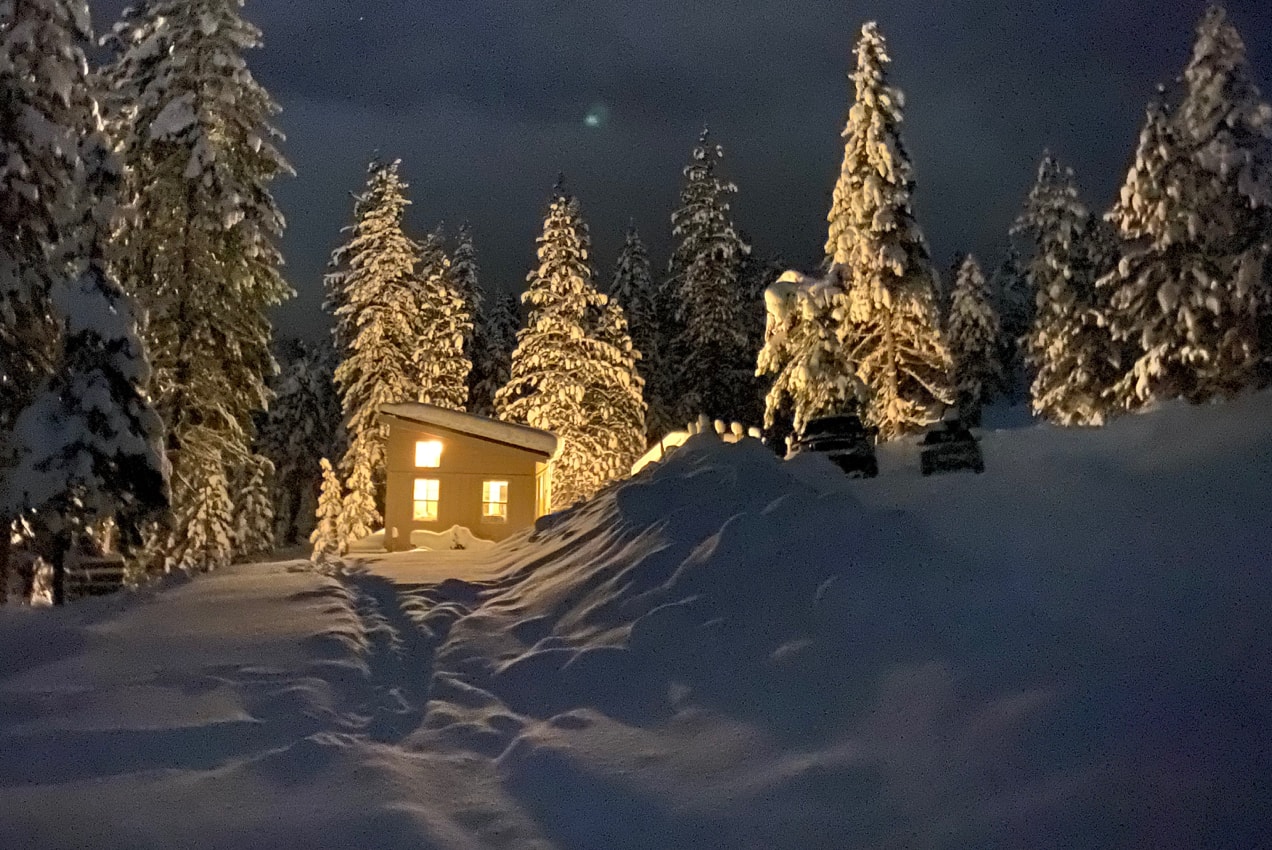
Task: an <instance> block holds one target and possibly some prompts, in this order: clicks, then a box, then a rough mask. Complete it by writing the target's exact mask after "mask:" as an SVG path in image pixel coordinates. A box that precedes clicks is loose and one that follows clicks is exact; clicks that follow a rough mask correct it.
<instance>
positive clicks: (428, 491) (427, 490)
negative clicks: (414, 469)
mask: <svg viewBox="0 0 1272 850" xmlns="http://www.w3.org/2000/svg"><path fill="white" fill-rule="evenodd" d="M440 484H441V482H440V481H438V480H437V479H436V478H416V479H415V498H416V499H417V500H421V501H422V500H424V499H428V500H431V501H437V492H438V490H439V489H440Z"/></svg>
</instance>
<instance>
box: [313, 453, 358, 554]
mask: <svg viewBox="0 0 1272 850" xmlns="http://www.w3.org/2000/svg"><path fill="white" fill-rule="evenodd" d="M318 464H319V470H320V472H321V474H322V485H321V487H322V489H321V491H320V495H319V496H318V507H317V509H316V511H315V516H316V518H317V523H316V524H315V525H314V530H313V532H312V533H311V534H310V535H309V542H310V543H312V544H314V549H313V554H311V555H310V556H309V559H310V560H311V561H313V562H314V563H315V564H321V563H323V562H324V561H326V560H327V559H329V558H332V557H339V556H341V555H343V554H344V553H345V552H346V551H348V550H347V546H348V543H349V535H348V534H346V533H345V532H344V529H342V528H341V521H342V517H343V516H344V492H343V491H344V487H343V486H342V485H341V484H340V476H338V475H336V471H335V470H334V469H332V468H331V461H329V460H327V459H326V458H325V457H324V458H323V459H322V460H320V461H319V462H318Z"/></svg>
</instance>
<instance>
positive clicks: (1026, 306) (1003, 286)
mask: <svg viewBox="0 0 1272 850" xmlns="http://www.w3.org/2000/svg"><path fill="white" fill-rule="evenodd" d="M990 291H991V292H992V293H993V294H994V298H995V300H996V303H997V309H998V316H999V318H1000V320H1001V322H1002V334H1001V335H1000V337H999V362H1001V363H1002V364H1003V372H1004V374H1005V376H1006V381H1007V393H1008V394H1009V396H1010V397H1011V399H1012V401H1013V402H1015V401H1019V400H1020V399H1021V398H1022V397H1027V396H1028V381H1027V380H1026V378H1025V359H1024V345H1023V340H1024V338H1025V335H1026V334H1027V333H1029V328H1030V327H1032V326H1033V319H1034V312H1035V303H1034V302H1035V300H1036V299H1035V296H1034V292H1033V289H1032V288H1031V287H1030V285H1029V275H1028V274H1027V273H1026V271H1025V268H1024V263H1023V262H1022V260H1021V258H1020V251H1019V250H1017V248H1016V246H1015V243H1014V242H1012V241H1010V240H1008V242H1007V247H1006V248H1005V249H1004V251H1003V256H1002V259H1001V260H1000V261H999V263H998V267H997V268H996V269H994V276H993V279H992V281H991V283H990Z"/></svg>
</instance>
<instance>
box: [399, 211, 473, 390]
mask: <svg viewBox="0 0 1272 850" xmlns="http://www.w3.org/2000/svg"><path fill="white" fill-rule="evenodd" d="M419 252H420V253H419V264H418V266H417V269H418V271H417V273H416V276H415V283H414V288H415V293H416V297H415V301H416V303H415V310H414V312H413V313H412V315H411V324H412V325H413V331H414V332H413V334H412V336H413V338H414V341H413V342H412V344H411V350H412V353H413V355H414V368H413V373H414V374H413V379H414V383H415V393H414V398H415V400H417V401H420V402H423V403H425V404H434V405H437V406H438V407H446V408H449V409H451V410H464V408H465V405H466V404H467V402H468V376H469V373H470V372H471V371H472V361H471V360H469V358H468V355H467V354H466V353H465V346H467V345H470V344H471V341H472V336H473V320H472V313H470V312H469V305H468V301H467V299H468V295H467V294H466V293H464V292H463V291H462V290H461V289H460V287H459V285H458V284H457V282H456V277H455V273H454V269H453V268H452V267H451V262H450V259H449V258H448V257H447V256H446V250H445V245H444V242H443V240H442V236H441V234H440V233H433V234H431V235H430V236H429V237H428V238H426V239H425V240H424V241H423V242H422V243H421V244H420V246H419Z"/></svg>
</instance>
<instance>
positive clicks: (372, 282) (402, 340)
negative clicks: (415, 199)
mask: <svg viewBox="0 0 1272 850" xmlns="http://www.w3.org/2000/svg"><path fill="white" fill-rule="evenodd" d="M399 166H400V163H399V162H391V163H380V162H373V163H371V165H370V166H369V168H368V179H367V188H366V191H365V192H364V193H363V194H361V195H359V196H358V197H357V198H356V199H355V203H354V224H353V225H352V226H350V227H349V228H347V229H346V232H347V233H349V234H350V237H349V241H348V242H347V243H346V244H345V245H344V246H343V247H341V248H339V249H337V250H336V251H335V253H333V254H332V258H331V263H332V266H333V267H334V268H335V269H336V270H335V271H334V272H332V273H331V274H330V275H328V276H327V288H328V297H327V300H328V303H329V304H331V305H334V306H335V309H336V314H335V339H336V341H337V344H338V345H339V346H340V348H339V350H338V355H339V357H340V358H341V361H340V364H339V365H338V366H337V367H336V373H335V380H336V386H337V388H338V389H339V392H340V398H341V404H342V406H343V409H344V424H345V432H346V435H347V440H348V447H347V449H346V450H345V455H344V459H343V460H342V461H341V464H340V472H341V473H342V475H343V476H344V479H345V489H346V496H345V507H346V516H345V517H344V519H343V521H342V528H343V529H344V530H346V531H347V532H348V533H350V534H354V535H361V536H366V535H367V534H370V533H371V532H372V531H374V530H375V529H376V528H377V527H378V525H379V523H380V512H379V509H378V508H377V504H378V502H379V491H380V489H381V487H382V483H383V478H382V476H383V470H384V443H385V439H386V438H387V436H388V435H387V433H386V432H387V429H386V428H385V426H383V425H381V424H380V423H379V421H378V417H379V412H380V406H381V405H384V404H399V403H401V402H403V401H405V400H408V399H413V398H415V397H416V395H417V393H418V381H417V376H418V373H417V365H416V346H417V345H419V340H418V339H417V338H416V332H417V325H416V321H417V318H418V312H419V301H418V295H419V293H418V281H417V278H416V265H417V263H418V261H419V247H418V246H417V245H416V244H415V242H414V241H412V240H411V239H410V238H409V237H408V236H407V235H406V233H405V232H404V231H403V229H402V218H403V215H404V213H405V211H406V207H407V205H408V204H409V203H410V201H408V200H407V198H406V189H407V184H406V183H405V182H404V181H403V180H402V178H401V176H400V175H399V173H398V169H399Z"/></svg>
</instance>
